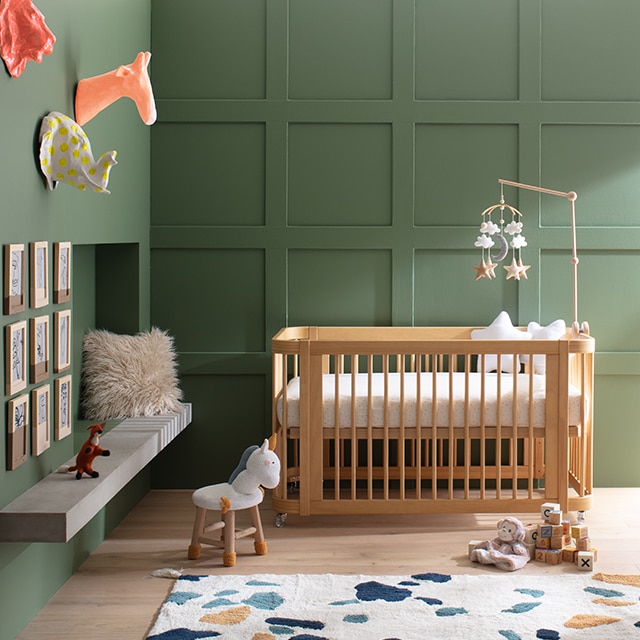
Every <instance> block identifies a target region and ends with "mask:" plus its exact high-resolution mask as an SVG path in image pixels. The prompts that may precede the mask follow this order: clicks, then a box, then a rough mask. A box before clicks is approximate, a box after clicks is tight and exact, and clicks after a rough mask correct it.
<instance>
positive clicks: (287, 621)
mask: <svg viewBox="0 0 640 640" xmlns="http://www.w3.org/2000/svg"><path fill="white" fill-rule="evenodd" d="M265 622H266V623H267V624H275V625H283V626H284V625H286V626H289V627H300V628H301V629H324V622H320V621H319V620H299V619H297V618H267V619H266V620H265Z"/></svg>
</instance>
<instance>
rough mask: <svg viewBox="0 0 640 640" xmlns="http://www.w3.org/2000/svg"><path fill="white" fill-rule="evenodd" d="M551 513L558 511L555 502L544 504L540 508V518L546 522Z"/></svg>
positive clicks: (558, 507)
mask: <svg viewBox="0 0 640 640" xmlns="http://www.w3.org/2000/svg"><path fill="white" fill-rule="evenodd" d="M552 511H560V505H559V504H558V503H557V502H545V503H544V504H543V505H542V506H541V507H540V517H541V518H542V519H543V520H544V521H545V522H547V521H548V520H549V514H550V513H551V512H552Z"/></svg>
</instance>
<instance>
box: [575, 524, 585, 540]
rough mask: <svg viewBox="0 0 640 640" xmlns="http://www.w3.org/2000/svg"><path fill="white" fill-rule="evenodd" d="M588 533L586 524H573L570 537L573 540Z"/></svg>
mask: <svg viewBox="0 0 640 640" xmlns="http://www.w3.org/2000/svg"><path fill="white" fill-rule="evenodd" d="M588 535H589V527H587V525H586V524H574V525H572V527H571V537H572V538H573V539H574V540H580V538H586V537H587V536H588Z"/></svg>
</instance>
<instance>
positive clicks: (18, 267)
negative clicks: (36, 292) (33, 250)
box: [4, 244, 27, 316]
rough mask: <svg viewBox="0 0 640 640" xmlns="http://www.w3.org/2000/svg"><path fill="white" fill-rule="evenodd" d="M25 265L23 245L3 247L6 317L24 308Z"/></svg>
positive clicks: (6, 245)
mask: <svg viewBox="0 0 640 640" xmlns="http://www.w3.org/2000/svg"><path fill="white" fill-rule="evenodd" d="M26 265H27V259H26V252H25V247H24V244H5V245H4V312H5V314H6V315H8V316H10V315H13V314H14V313H20V312H22V311H24V310H25V308H26V297H27V296H26V293H25V292H26V286H25V278H26V273H27V271H26Z"/></svg>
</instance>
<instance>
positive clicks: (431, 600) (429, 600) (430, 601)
mask: <svg viewBox="0 0 640 640" xmlns="http://www.w3.org/2000/svg"><path fill="white" fill-rule="evenodd" d="M416 600H421V601H422V602H426V603H427V604H430V605H434V604H442V600H438V598H427V597H426V596H425V597H423V596H420V597H417V598H416Z"/></svg>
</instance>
